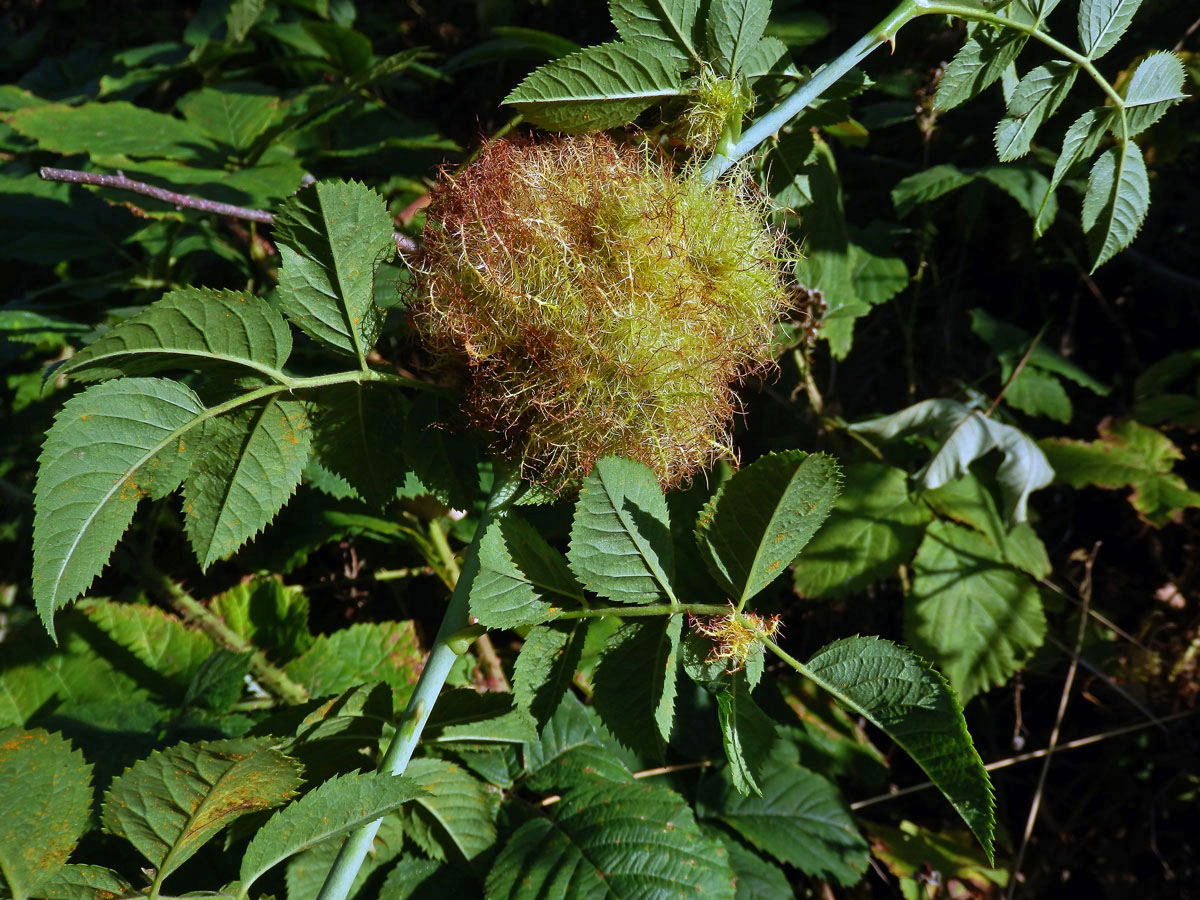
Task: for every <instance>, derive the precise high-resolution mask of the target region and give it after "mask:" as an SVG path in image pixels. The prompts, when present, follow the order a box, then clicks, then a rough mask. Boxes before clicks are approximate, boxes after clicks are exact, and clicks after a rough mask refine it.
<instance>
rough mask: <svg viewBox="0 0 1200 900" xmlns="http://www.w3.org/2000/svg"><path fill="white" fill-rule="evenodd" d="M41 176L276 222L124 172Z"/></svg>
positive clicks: (405, 241)
mask: <svg viewBox="0 0 1200 900" xmlns="http://www.w3.org/2000/svg"><path fill="white" fill-rule="evenodd" d="M38 174H39V175H40V176H41V177H42V180H43V181H65V182H68V183H70V184H90V185H95V186H96V187H107V188H115V189H117V190H119V191H130V192H131V193H134V194H141V195H142V196H144V197H153V198H154V199H155V200H161V201H162V202H163V203H170V204H171V205H172V206H174V207H176V208H177V209H197V210H200V211H201V212H207V213H212V214H213V215H217V216H228V217H229V218H232V219H248V220H250V221H251V222H262V223H263V224H264V225H270V224H272V223H274V221H275V216H274V214H272V213H269V212H267V211H266V210H265V209H251V208H250V207H247V206H235V205H233V204H232V203H218V202H217V201H215V200H205V199H204V198H203V197H197V196H195V195H194V194H180V193H178V192H177V191H168V190H167V189H166V188H160V187H155V186H154V185H152V184H146V182H144V181H134V180H133V179H132V178H127V177H125V175H124V174H123V173H121V172H118V173H117V174H116V175H104V174H102V173H100V172H81V171H79V170H78V169H55V168H53V167H51V166H42V168H41V169H39V170H38ZM392 238H393V239H394V240H395V241H396V250H397V251H398V252H399V253H401V254H405V253H412V252H413V251H414V250H416V249H417V244H416V242H415V241H414V240H413V239H412V238H410V237H409V236H408V235H406V234H401V233H400V232H398V231H396V232H393V233H392Z"/></svg>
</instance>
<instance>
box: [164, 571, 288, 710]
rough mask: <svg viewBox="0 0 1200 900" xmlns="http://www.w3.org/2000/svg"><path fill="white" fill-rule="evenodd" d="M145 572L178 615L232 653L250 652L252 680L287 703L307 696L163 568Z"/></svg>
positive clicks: (261, 653) (259, 651)
mask: <svg viewBox="0 0 1200 900" xmlns="http://www.w3.org/2000/svg"><path fill="white" fill-rule="evenodd" d="M146 575H147V577H148V578H150V579H151V580H152V581H153V583H154V587H155V588H156V589H158V590H159V591H160V592H161V593H163V594H165V595H166V596H167V598H168V599H169V600H170V602H171V605H172V606H174V607H175V609H176V610H177V611H178V612H179V613H180V615H182V616H183V617H184V618H185V619H191V620H192V621H194V622H196V623H197V624H199V626H200V628H201V630H202V631H204V632H205V633H206V634H207V635H208V636H209V637H210V638H212V639H213V640H214V641H216V642H217V643H218V644H222V645H224V646H225V647H228V648H229V649H230V650H232V651H234V652H235V653H249V654H250V669H251V671H253V672H254V677H255V680H257V681H259V682H261V683H262V685H263V686H264V687H266V688H267V689H268V690H269V691H270V692H271V693H272V694H274V695H275V696H276V697H278V698H279V699H280V700H283V701H285V702H286V703H289V704H296V703H304V702H305V701H306V700H308V691H307V690H305V688H304V686H303V685H300V684H297V683H296V682H294V681H292V679H291V678H290V677H288V674H287V673H286V672H284V671H283V669H281V668H279V667H278V666H276V665H273V664H272V663H271V662H270V661H268V660H267V657H266V656H265V655H264V654H263V652H262V651H261V650H256V649H255V648H254V646H253V645H252V644H251V643H250V642H248V641H246V640H245V639H244V638H242V637H241V635H239V634H238V633H237V632H236V631H234V630H233V629H232V628H230V627H229V626H228V625H226V624H225V621H224V620H223V619H222V618H221V617H220V616H218V615H217V614H216V613H214V612H213V611H212V610H211V609H209V608H208V607H207V606H205V605H204V604H203V603H201V602H200V601H199V600H197V599H196V598H195V597H193V596H192V595H191V594H189V593H188V592H187V591H185V590H184V589H183V588H181V587H180V586H179V585H177V584H176V583H175V582H174V581H172V580H171V579H170V578H168V577H167V576H166V575H164V574H163V573H162V572H159V571H157V570H155V569H147V572H146Z"/></svg>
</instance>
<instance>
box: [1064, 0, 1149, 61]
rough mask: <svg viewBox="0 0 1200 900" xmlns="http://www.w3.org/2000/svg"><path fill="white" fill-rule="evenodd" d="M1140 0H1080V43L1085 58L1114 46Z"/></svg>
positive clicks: (1099, 55)
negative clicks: (1081, 0)
mask: <svg viewBox="0 0 1200 900" xmlns="http://www.w3.org/2000/svg"><path fill="white" fill-rule="evenodd" d="M1141 5H1142V0H1083V2H1081V3H1080V4H1079V43H1080V44H1082V45H1083V52H1084V53H1085V54H1086V55H1087V58H1088V59H1099V58H1100V57H1101V56H1103V55H1104V54H1105V53H1107V52H1108V51H1109V50H1111V49H1112V48H1113V47H1115V46H1116V44H1117V41H1119V40H1120V39H1121V35H1123V34H1124V33H1125V29H1127V28H1128V27H1129V23H1130V22H1132V21H1133V14H1134V13H1136V12H1137V9H1138V7H1139V6H1141Z"/></svg>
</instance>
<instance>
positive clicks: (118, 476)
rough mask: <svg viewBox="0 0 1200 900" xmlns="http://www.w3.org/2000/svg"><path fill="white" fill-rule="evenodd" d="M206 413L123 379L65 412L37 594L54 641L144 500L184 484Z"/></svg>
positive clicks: (188, 397) (41, 511)
mask: <svg viewBox="0 0 1200 900" xmlns="http://www.w3.org/2000/svg"><path fill="white" fill-rule="evenodd" d="M204 412H205V410H204V406H203V404H202V403H201V402H200V398H198V397H197V396H196V395H195V394H194V393H193V392H192V391H191V390H190V389H189V388H187V387H185V386H184V385H182V384H178V383H176V382H174V381H168V380H166V379H160V378H122V379H119V380H116V381H109V382H106V383H104V384H98V385H95V386H93V387H91V388H88V389H87V390H86V391H84V392H83V393H81V394H78V395H77V396H75V397H72V398H71V399H70V400H68V401H67V402H66V404H65V405H64V406H63V408H62V411H61V412H59V414H58V416H57V417H56V418H55V420H54V425H53V426H52V427H51V428H50V431H49V433H48V434H47V435H46V443H45V445H44V446H43V447H42V454H41V456H40V457H39V458H38V463H39V466H38V476H37V487H36V490H35V495H36V498H37V499H36V513H35V516H34V525H33V596H34V599H35V600H36V601H37V608H38V613H39V614H40V615H41V618H42V621H43V622H44V623H45V625H46V628H47V630H48V631H49V632H50V634H51V635H53V634H54V612H55V611H56V610H58V609H60V608H61V607H63V606H66V605H67V604H68V603H70V602H71V601H73V600H74V599H75V598H76V597H78V596H79V595H80V594H82V593H83V592H84V591H86V590H87V588H88V586H89V585H90V584H91V583H92V579H93V578H95V577H96V575H98V574H99V573H100V570H101V569H103V568H104V565H105V563H107V562H108V558H109V556H110V555H111V554H112V551H113V547H114V546H115V545H116V543H117V541H118V540H120V537H121V535H122V534H123V533H124V531H125V529H126V528H128V527H129V522H130V521H131V520H132V518H133V510H134V508H135V507H136V506H137V504H138V501H139V500H141V499H142V498H143V497H146V496H150V497H163V496H166V495H167V494H169V493H170V492H171V491H173V490H174V489H175V488H176V487H177V486H178V485H179V482H180V480H181V476H182V472H181V471H180V470H179V467H178V461H179V459H180V457H181V452H180V451H181V448H182V444H183V441H184V439H185V437H187V436H188V433H189V431H191V429H193V428H194V427H195V426H196V425H197V424H198V423H200V422H201V421H202V416H203V414H204Z"/></svg>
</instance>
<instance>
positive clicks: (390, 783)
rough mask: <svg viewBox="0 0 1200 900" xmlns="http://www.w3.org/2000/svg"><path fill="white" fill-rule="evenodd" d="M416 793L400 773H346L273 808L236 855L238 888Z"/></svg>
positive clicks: (416, 787) (413, 784)
mask: <svg viewBox="0 0 1200 900" xmlns="http://www.w3.org/2000/svg"><path fill="white" fill-rule="evenodd" d="M422 793H423V790H422V788H421V787H420V786H419V785H418V784H417V783H416V782H415V781H414V780H413V779H412V778H409V777H408V776H406V775H385V774H382V773H377V772H371V773H362V772H351V773H349V774H347V775H338V776H334V777H333V778H330V779H329V780H328V781H325V782H323V783H322V784H320V785H318V786H317V787H316V788H315V789H314V790H312V791H310V792H309V793H307V794H305V795H304V796H303V797H301V798H300V799H299V800H297V801H295V802H294V803H290V804H288V805H287V806H286V807H284V808H283V809H281V810H279V811H278V812H277V813H275V814H274V815H273V816H271V818H270V819H268V820H267V822H266V824H264V825H263V826H262V828H260V829H259V830H258V832H257V833H256V834H255V835H254V837H253V839H252V840H251V841H250V844H249V846H247V847H246V853H245V855H243V856H242V867H241V882H242V888H243V890H245V889H248V888H249V887H250V886H251V885H252V884H253V883H254V882H255V881H256V880H258V878H259V877H260V876H262V874H263V873H264V872H266V871H268V870H269V869H271V868H272V867H273V866H275V865H277V864H278V863H280V862H282V861H283V860H285V859H287V858H288V857H290V856H295V855H296V854H297V853H301V852H303V851H305V850H307V849H309V848H310V847H313V846H316V845H317V844H319V843H321V842H322V841H325V840H328V839H329V838H331V837H336V836H337V835H340V834H345V833H346V832H348V831H350V830H352V829H354V828H357V827H358V826H359V825H365V824H366V823H367V822H373V821H375V820H376V819H378V818H379V817H380V816H383V815H385V814H387V813H389V812H392V811H394V810H396V809H399V808H400V807H401V806H402V805H403V804H405V803H407V802H408V801H410V800H413V799H416V798H417V797H419V796H421V795H422Z"/></svg>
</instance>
